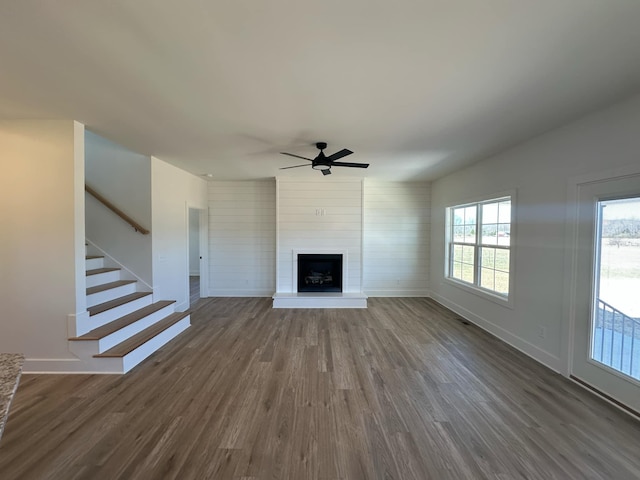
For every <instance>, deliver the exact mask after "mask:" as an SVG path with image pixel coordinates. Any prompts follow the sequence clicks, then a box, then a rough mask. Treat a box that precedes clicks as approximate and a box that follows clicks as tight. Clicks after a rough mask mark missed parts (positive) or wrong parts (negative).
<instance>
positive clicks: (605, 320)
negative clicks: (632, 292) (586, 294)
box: [592, 298, 640, 378]
mask: <svg viewBox="0 0 640 480" xmlns="http://www.w3.org/2000/svg"><path fill="white" fill-rule="evenodd" d="M595 328H596V329H597V328H600V329H601V332H600V338H599V339H597V340H599V341H597V340H596V336H595V335H594V344H593V352H592V353H593V358H594V359H595V360H598V361H599V362H602V363H604V364H606V365H609V366H610V367H613V368H616V367H615V366H614V360H616V361H617V360H619V363H618V366H619V368H616V369H617V370H619V371H620V372H622V373H626V374H628V375H629V376H630V377H634V378H638V377H639V376H640V372H636V373H635V374H634V371H633V366H634V365H633V364H634V362H633V360H634V358H635V355H634V353H635V348H636V337H638V342H637V343H638V344H639V345H640V319H637V318H632V317H630V316H629V315H626V314H625V313H623V312H621V311H620V310H618V309H617V308H615V307H613V306H612V305H610V304H608V303H607V302H605V301H604V300H601V299H599V298H598V314H597V315H596V323H595ZM605 331H608V332H609V338H608V339H607V340H606V343H607V345H606V346H607V347H608V348H607V349H606V350H608V351H606V350H605ZM615 333H618V335H615ZM625 339H627V340H626V341H627V342H628V343H627V345H626V348H627V349H626V350H625ZM618 350H619V355H620V356H619V359H618V358H614V353H615V354H616V357H617V355H618ZM625 352H626V353H628V357H629V360H628V363H629V368H628V369H625V368H624V363H625V362H624V360H625ZM598 357H599V358H598ZM606 357H608V359H607V358H606Z"/></svg>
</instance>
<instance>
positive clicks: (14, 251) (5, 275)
mask: <svg viewBox="0 0 640 480" xmlns="http://www.w3.org/2000/svg"><path fill="white" fill-rule="evenodd" d="M83 144H84V127H83V126H82V125H81V124H79V123H77V122H73V121H67V120H65V121H44V120H29V121H2V122H0V159H1V160H0V161H1V162H2V172H3V174H2V188H0V200H1V201H0V212H1V218H2V248H1V249H0V259H1V268H0V272H1V273H2V278H1V285H0V287H1V288H0V299H1V301H2V305H3V312H2V315H1V316H0V351H2V352H19V353H24V354H25V355H26V358H27V361H26V363H25V371H56V370H58V371H60V370H62V371H64V370H73V369H74V367H73V366H72V365H73V364H77V363H79V362H78V361H77V359H76V358H75V357H74V356H73V355H72V354H71V353H70V352H69V350H68V343H67V322H68V317H69V316H71V317H73V316H74V315H76V314H82V312H84V311H85V310H86V304H85V295H84V290H85V274H84V187H83V185H84V159H83V157H84V153H83V151H82V149H83Z"/></svg>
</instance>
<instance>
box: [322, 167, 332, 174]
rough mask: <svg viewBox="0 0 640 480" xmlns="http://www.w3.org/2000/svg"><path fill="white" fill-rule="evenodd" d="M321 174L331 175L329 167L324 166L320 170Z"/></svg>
mask: <svg viewBox="0 0 640 480" xmlns="http://www.w3.org/2000/svg"><path fill="white" fill-rule="evenodd" d="M322 174H323V175H331V169H330V168H325V169H324V170H322Z"/></svg>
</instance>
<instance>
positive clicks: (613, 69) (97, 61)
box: [0, 0, 640, 180]
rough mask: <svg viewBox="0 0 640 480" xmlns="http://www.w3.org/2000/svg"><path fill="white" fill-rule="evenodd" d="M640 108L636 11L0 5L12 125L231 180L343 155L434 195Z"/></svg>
mask: <svg viewBox="0 0 640 480" xmlns="http://www.w3.org/2000/svg"><path fill="white" fill-rule="evenodd" d="M639 91H640V2H638V1H637V0H536V1H532V0H484V1H478V0H439V1H438V0H395V1H382V0H322V1H320V0H317V1H315V2H309V1H306V0H270V1H260V0H253V1H250V0H217V1H214V0H181V1H176V0H135V1H131V0H109V1H104V0H58V1H54V0H51V1H38V0H21V1H5V2H2V4H1V5H0V118H4V119H12V118H68V119H75V120H78V121H80V122H82V123H84V124H85V125H86V126H87V128H89V129H91V130H92V131H94V132H96V133H98V134H100V135H103V136H105V137H107V138H109V139H111V140H113V141H115V142H117V143H120V144H122V145H124V146H127V147H128V148H130V149H132V150H134V151H137V152H139V153H143V154H147V155H154V156H156V157H158V158H160V159H163V160H166V161H168V162H170V163H173V164H174V165H177V166H179V167H181V168H184V169H186V170H188V171H191V172H193V173H196V174H202V173H208V172H209V173H212V174H213V175H214V178H216V179H224V180H227V179H252V178H266V177H274V176H276V175H303V176H306V177H309V176H320V177H321V174H320V172H316V171H313V170H311V169H310V168H298V169H293V170H283V171H280V170H278V168H279V167H285V166H288V165H295V164H298V163H303V162H299V161H298V160H297V159H295V158H291V157H286V156H283V155H279V154H278V152H280V151H288V152H292V153H296V154H300V155H303V156H309V157H313V156H315V153H316V150H315V147H313V146H311V144H312V143H313V142H316V141H326V142H328V143H329V148H328V149H327V153H328V154H330V153H333V152H334V151H337V150H339V149H341V148H343V147H347V148H350V149H351V150H353V151H354V152H355V154H354V155H351V156H350V157H348V158H346V159H344V161H353V162H368V163H371V167H370V168H369V169H368V170H360V169H346V168H341V169H338V168H337V167H336V168H334V169H333V172H334V176H335V175H340V176H346V175H359V176H361V175H366V176H367V177H375V178H384V179H388V180H429V179H433V178H437V177H439V176H442V175H444V174H446V173H448V172H450V171H453V170H455V169H457V168H459V167H460V166H462V165H465V164H468V163H471V162H474V161H477V160H480V159H482V158H483V157H486V156H487V155H489V154H492V153H496V152H498V151H501V150H503V149H505V148H508V147H509V146H511V145H514V144H515V143H517V142H519V141H522V140H524V139H527V138H530V137H532V136H534V135H537V134H539V133H541V132H543V131H545V130H548V129H550V128H553V127H556V126H558V125H561V124H563V123H565V122H567V121H570V120H572V119H574V118H576V117H578V116H580V115H583V114H585V113H587V112H589V111H591V110H594V109H596V108H600V107H602V106H605V105H608V104H610V103H613V102H615V101H617V100H620V99H623V98H625V97H628V96H631V95H633V94H635V93H637V92H639Z"/></svg>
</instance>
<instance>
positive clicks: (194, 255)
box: [189, 208, 200, 276]
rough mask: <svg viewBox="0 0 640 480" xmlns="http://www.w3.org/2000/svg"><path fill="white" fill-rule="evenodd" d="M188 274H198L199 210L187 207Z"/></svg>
mask: <svg viewBox="0 0 640 480" xmlns="http://www.w3.org/2000/svg"><path fill="white" fill-rule="evenodd" d="M189 275H194V276H197V275H200V211H199V210H197V209H195V208H191V209H189Z"/></svg>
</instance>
